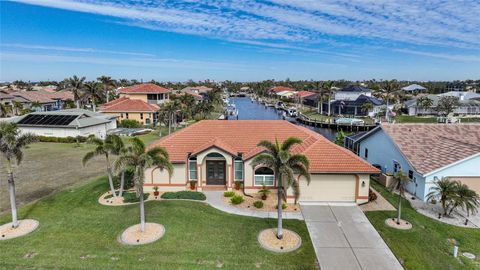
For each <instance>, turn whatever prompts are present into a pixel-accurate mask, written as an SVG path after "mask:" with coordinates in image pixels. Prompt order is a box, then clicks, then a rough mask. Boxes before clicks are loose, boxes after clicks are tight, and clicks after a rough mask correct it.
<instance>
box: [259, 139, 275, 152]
mask: <svg viewBox="0 0 480 270" xmlns="http://www.w3.org/2000/svg"><path fill="white" fill-rule="evenodd" d="M257 146H261V147H264V148H265V149H267V151H269V152H270V153H272V154H273V155H274V156H275V155H276V154H277V153H278V148H277V146H276V145H275V144H273V143H272V142H270V141H266V140H263V141H260V142H259V143H258V144H257Z"/></svg>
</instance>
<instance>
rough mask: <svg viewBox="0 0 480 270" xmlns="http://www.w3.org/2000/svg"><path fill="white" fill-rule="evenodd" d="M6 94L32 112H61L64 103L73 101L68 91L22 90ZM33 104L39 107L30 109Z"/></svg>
mask: <svg viewBox="0 0 480 270" xmlns="http://www.w3.org/2000/svg"><path fill="white" fill-rule="evenodd" d="M7 94H8V95H10V96H13V97H15V98H16V99H17V100H16V101H19V102H21V103H22V104H23V107H24V108H25V109H32V110H34V111H54V110H61V109H62V108H63V105H64V103H65V101H67V100H72V101H73V94H72V93H71V92H69V91H57V92H50V91H46V90H33V91H25V90H22V91H12V92H8V93H7ZM33 102H38V103H40V107H35V108H32V106H31V105H32V103H33Z"/></svg>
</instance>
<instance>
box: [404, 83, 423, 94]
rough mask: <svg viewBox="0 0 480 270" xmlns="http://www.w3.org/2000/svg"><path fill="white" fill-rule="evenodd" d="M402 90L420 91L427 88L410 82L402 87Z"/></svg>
mask: <svg viewBox="0 0 480 270" xmlns="http://www.w3.org/2000/svg"><path fill="white" fill-rule="evenodd" d="M402 90H403V91H406V92H411V93H413V92H421V91H424V90H427V88H425V87H423V86H421V85H418V84H410V85H409V86H405V87H402Z"/></svg>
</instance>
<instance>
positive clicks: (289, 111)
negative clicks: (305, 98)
mask: <svg viewBox="0 0 480 270" xmlns="http://www.w3.org/2000/svg"><path fill="white" fill-rule="evenodd" d="M286 112H287V116H289V117H297V116H298V111H297V109H296V108H293V107H292V108H290V109H287V111H286Z"/></svg>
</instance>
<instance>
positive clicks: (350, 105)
mask: <svg viewBox="0 0 480 270" xmlns="http://www.w3.org/2000/svg"><path fill="white" fill-rule="evenodd" d="M366 103H370V104H372V109H371V110H369V111H365V110H363V109H362V106H363V105H364V104H366ZM383 108H385V105H384V103H383V101H382V100H379V99H377V98H374V97H372V96H366V95H360V96H358V97H357V98H356V99H354V100H334V101H332V102H331V103H330V110H331V113H332V114H337V115H354V116H357V115H358V116H367V115H369V116H374V115H375V114H377V113H379V112H380V111H381V110H382V109H383ZM323 111H324V112H328V102H324V103H323Z"/></svg>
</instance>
